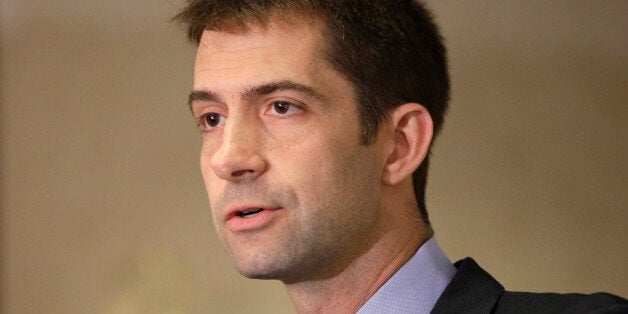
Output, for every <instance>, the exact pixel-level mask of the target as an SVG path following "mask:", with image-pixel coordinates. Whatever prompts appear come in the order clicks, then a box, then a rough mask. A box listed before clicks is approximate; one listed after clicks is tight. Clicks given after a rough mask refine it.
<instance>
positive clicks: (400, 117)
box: [175, 0, 627, 313]
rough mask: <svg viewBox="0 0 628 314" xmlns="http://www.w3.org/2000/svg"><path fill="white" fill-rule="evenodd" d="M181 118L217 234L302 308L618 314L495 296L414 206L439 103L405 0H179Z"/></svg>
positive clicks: (432, 46)
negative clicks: (197, 142) (183, 79)
mask: <svg viewBox="0 0 628 314" xmlns="http://www.w3.org/2000/svg"><path fill="white" fill-rule="evenodd" d="M175 19H177V20H178V21H180V22H183V23H184V24H186V25H187V27H188V35H189V37H190V39H191V40H192V41H194V42H195V43H197V44H198V51H197V57H196V65H195V69H194V87H193V91H192V93H191V94H190V99H189V103H190V108H191V110H192V112H193V114H194V116H195V117H196V119H197V120H198V123H199V126H200V128H201V131H202V137H203V145H202V151H201V169H202V173H203V178H204V181H205V184H206V188H207V193H208V195H209V199H210V205H211V210H212V215H213V219H214V224H215V227H216V230H217V232H218V235H219V237H220V239H221V241H222V242H223V244H224V246H225V248H226V250H227V252H228V254H229V255H230V257H231V258H232V260H233V262H234V264H235V267H236V269H237V270H238V271H239V272H240V273H242V274H243V275H244V276H247V277H249V278H257V279H277V280H281V281H282V282H283V283H284V285H285V287H286V289H287V292H288V294H289V296H290V298H291V299H292V301H293V304H294V306H295V308H296V309H297V311H299V312H304V313H306V312H323V313H328V312H338V313H352V312H359V313H427V312H430V311H432V312H435V313H442V312H453V313H459V312H466V313H468V312H474V313H488V312H505V313H511V312H525V313H529V312H535V311H541V310H543V311H549V312H556V311H564V310H567V311H568V312H572V313H573V312H586V311H590V310H593V309H609V310H615V311H626V309H627V305H626V301H625V300H623V299H621V298H618V297H615V296H611V295H608V294H595V295H591V296H584V295H575V294H570V295H557V294H530V293H511V292H504V288H503V287H502V286H501V285H500V284H499V283H498V282H496V281H495V280H494V279H493V278H492V277H491V276H490V275H488V274H487V273H486V272H484V271H483V270H482V269H481V268H480V267H479V266H478V265H477V264H476V263H475V262H474V261H473V260H472V259H465V260H463V261H461V262H458V263H456V265H455V266H454V265H452V264H451V263H450V262H449V260H448V259H447V257H446V256H445V255H444V253H443V252H442V251H441V249H440V247H439V246H438V243H437V242H436V240H435V239H434V238H433V231H432V228H431V226H430V223H429V219H428V215H427V210H426V207H425V201H424V191H425V185H426V178H427V169H428V157H429V150H430V145H431V143H432V140H433V137H434V136H435V135H437V134H438V131H439V130H440V127H441V125H442V123H443V117H444V113H445V111H446V108H447V102H448V95H449V78H448V73H447V62H446V56H445V48H444V46H443V44H442V40H441V36H440V34H439V32H438V29H437V27H436V26H435V25H434V23H433V22H432V19H431V17H430V14H429V12H428V11H427V10H426V9H425V8H424V7H423V6H421V5H420V4H418V3H415V2H413V1H401V0H399V1H392V0H380V1H374V0H373V1H351V0H322V1H311V0H285V1H278V0H258V1H250V0H248V1H247V0H223V1H219V0H214V1H197V0H192V1H189V2H188V4H187V6H186V8H185V9H184V10H183V11H182V12H181V13H180V14H179V15H177V17H176V18H175Z"/></svg>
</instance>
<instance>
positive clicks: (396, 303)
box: [358, 238, 456, 314]
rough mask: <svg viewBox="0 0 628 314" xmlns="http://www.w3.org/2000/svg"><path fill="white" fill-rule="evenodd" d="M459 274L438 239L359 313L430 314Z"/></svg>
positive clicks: (419, 252)
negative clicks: (456, 274)
mask: <svg viewBox="0 0 628 314" xmlns="http://www.w3.org/2000/svg"><path fill="white" fill-rule="evenodd" d="M455 273H456V268H455V267H454V265H452V264H451V262H450V261H449V259H448V258H447V256H446V255H445V253H443V250H441V248H440V246H439V245H438V243H437V242H436V239H435V238H431V239H429V240H428V241H427V242H425V243H424V244H423V245H422V246H421V247H420V248H419V249H418V250H417V252H416V253H414V255H413V256H412V257H411V258H410V259H409V260H408V262H406V263H405V264H404V265H403V266H402V267H401V268H399V270H398V271H397V272H396V273H395V274H394V275H393V276H392V277H390V279H388V281H386V283H385V284H384V285H383V286H381V287H380V288H379V290H377V292H375V294H374V295H373V296H372V297H371V298H370V299H369V300H368V301H367V302H366V303H365V304H364V305H363V306H362V307H361V308H360V310H358V314H371V313H373V314H374V313H429V312H430V311H431V310H432V309H433V308H434V305H435V304H436V301H437V300H438V298H439V297H440V295H441V294H442V293H443V291H444V290H445V287H447V285H448V284H449V282H450V281H451V279H452V278H453V277H454V274H455Z"/></svg>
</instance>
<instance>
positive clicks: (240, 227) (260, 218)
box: [225, 206, 281, 232]
mask: <svg viewBox="0 0 628 314" xmlns="http://www.w3.org/2000/svg"><path fill="white" fill-rule="evenodd" d="M279 212H281V208H280V207H278V208H270V207H257V206H243V207H238V208H234V209H233V210H231V211H229V212H228V213H227V215H226V217H225V222H226V225H227V226H228V228H229V229H231V231H233V232H243V231H253V230H263V229H265V228H266V227H267V226H269V225H271V224H272V223H273V221H274V220H276V219H277V218H278V216H277V215H278V214H279Z"/></svg>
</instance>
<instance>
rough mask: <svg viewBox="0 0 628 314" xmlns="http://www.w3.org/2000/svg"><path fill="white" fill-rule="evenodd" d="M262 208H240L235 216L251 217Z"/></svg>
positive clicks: (262, 209)
mask: <svg viewBox="0 0 628 314" xmlns="http://www.w3.org/2000/svg"><path fill="white" fill-rule="evenodd" d="M264 210H265V209H264V208H261V207H260V208H251V209H248V210H242V211H240V210H239V211H237V212H236V216H240V217H242V218H251V217H254V216H256V215H257V214H259V213H261V212H262V211H264Z"/></svg>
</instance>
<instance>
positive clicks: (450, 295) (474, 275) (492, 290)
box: [432, 257, 504, 313]
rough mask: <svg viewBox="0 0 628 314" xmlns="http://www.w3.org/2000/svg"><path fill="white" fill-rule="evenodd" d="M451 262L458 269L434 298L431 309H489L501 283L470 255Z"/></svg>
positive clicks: (500, 290) (433, 310)
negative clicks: (435, 298)
mask: <svg viewBox="0 0 628 314" xmlns="http://www.w3.org/2000/svg"><path fill="white" fill-rule="evenodd" d="M454 266H456V268H458V272H456V274H455V275H454V278H453V279H452V280H451V282H450V283H449V285H447V287H446V288H445V291H444V292H443V294H442V295H441V296H440V298H438V301H436V305H435V306H434V309H432V313H490V312H491V310H492V309H493V308H494V307H495V305H496V304H497V301H498V300H499V298H500V297H501V295H502V294H503V293H504V287H503V286H502V285H501V284H500V283H499V282H497V280H495V278H493V277H492V276H491V275H489V273H487V272H486V271H484V269H482V268H480V266H479V265H478V264H477V263H476V262H475V261H474V260H473V259H472V258H470V257H467V258H465V259H463V260H460V261H458V262H456V263H455V264H454Z"/></svg>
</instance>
